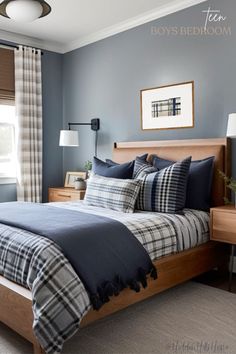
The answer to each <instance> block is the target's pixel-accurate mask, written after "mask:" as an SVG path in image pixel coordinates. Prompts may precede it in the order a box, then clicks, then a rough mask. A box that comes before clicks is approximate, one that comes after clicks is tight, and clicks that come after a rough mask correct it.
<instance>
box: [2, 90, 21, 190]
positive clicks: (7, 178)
mask: <svg viewBox="0 0 236 354" xmlns="http://www.w3.org/2000/svg"><path fill="white" fill-rule="evenodd" d="M3 105H4V106H14V107H15V101H14V100H12V99H1V97H0V106H3ZM1 126H5V127H12V128H13V131H12V140H13V141H12V155H11V158H10V159H9V158H6V159H7V160H8V161H9V163H11V162H12V163H15V174H14V175H11V174H10V173H6V174H1V173H0V184H15V183H16V181H17V179H16V119H14V121H12V122H7V121H4V122H1V121H0V127H1ZM3 159H4V157H3V158H2V159H1V158H0V164H1V162H3V161H1V160H3Z"/></svg>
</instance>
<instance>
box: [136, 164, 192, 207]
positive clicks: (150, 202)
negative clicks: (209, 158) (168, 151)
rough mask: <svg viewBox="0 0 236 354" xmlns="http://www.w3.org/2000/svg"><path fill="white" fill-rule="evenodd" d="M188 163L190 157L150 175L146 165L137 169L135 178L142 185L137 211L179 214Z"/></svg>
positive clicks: (184, 190)
mask: <svg viewBox="0 0 236 354" xmlns="http://www.w3.org/2000/svg"><path fill="white" fill-rule="evenodd" d="M135 163H136V162H135ZM190 163H191V157H189V158H187V159H185V160H183V161H180V162H176V163H175V164H173V165H171V166H169V167H167V168H164V169H162V170H160V171H157V172H152V173H150V166H148V165H147V164H145V165H143V168H142V167H139V170H138V171H137V173H136V174H135V178H137V179H139V180H140V181H141V182H142V184H141V188H140V192H139V197H138V199H137V209H139V210H146V211H157V212H160V213H177V212H181V211H182V209H183V208H184V206H185V200H186V189H187V179H188V173H189V167H190ZM139 165H140V161H139ZM135 168H136V167H134V169H135Z"/></svg>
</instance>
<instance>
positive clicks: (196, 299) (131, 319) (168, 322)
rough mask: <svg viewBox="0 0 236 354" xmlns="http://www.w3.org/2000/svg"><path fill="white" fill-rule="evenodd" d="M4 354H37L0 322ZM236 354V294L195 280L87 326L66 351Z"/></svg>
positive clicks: (87, 353)
mask: <svg viewBox="0 0 236 354" xmlns="http://www.w3.org/2000/svg"><path fill="white" fill-rule="evenodd" d="M0 353H1V354H31V353H32V347H31V345H30V344H29V343H27V342H26V341H25V340H23V339H22V338H21V337H19V336H18V335H16V334H15V333H14V332H12V331H11V330H9V329H8V328H7V327H5V326H4V325H0ZM154 353H155V354H195V353H201V354H205V353H207V354H236V295H235V294H231V293H228V292H226V291H223V290H219V289H215V288H212V287H209V286H206V285H202V284H199V283H194V282H189V283H186V284H183V285H181V286H178V287H175V288H173V289H170V290H168V291H165V292H164V293H161V294H159V295H157V296H155V297H153V298H151V299H149V300H146V301H144V302H142V303H139V304H137V305H134V306H132V307H130V308H128V309H126V310H123V311H121V312H119V313H117V314H114V315H112V316H110V317H108V318H105V319H103V320H101V321H99V322H97V323H94V324H93V325H91V326H89V327H87V328H84V329H82V330H81V331H79V332H78V334H77V335H75V336H74V337H73V338H72V339H71V340H70V341H68V342H67V343H66V344H65V347H64V350H63V354H154Z"/></svg>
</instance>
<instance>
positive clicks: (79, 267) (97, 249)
mask: <svg viewBox="0 0 236 354" xmlns="http://www.w3.org/2000/svg"><path fill="white" fill-rule="evenodd" d="M0 223H2V224H6V225H9V226H13V227H17V228H20V229H24V230H27V231H30V232H33V233H34V234H37V235H41V236H43V237H46V238H48V239H50V240H52V241H54V242H55V243H56V244H57V245H58V246H59V247H60V248H61V250H62V252H63V253H64V255H65V256H66V258H67V259H68V260H69V261H70V263H71V265H72V266H73V268H74V269H75V271H76V273H77V274H78V276H79V277H80V279H81V280H82V281H83V284H84V286H85V288H86V290H87V292H88V294H89V296H90V300H91V303H92V305H93V308H94V309H96V310H98V309H99V308H100V307H101V306H102V304H104V303H105V302H108V301H109V297H110V296H112V295H118V294H119V292H120V291H121V290H122V289H124V288H126V287H130V288H131V289H133V290H135V291H136V292H138V291H140V283H141V284H142V286H143V287H146V286H147V281H146V276H147V274H150V275H151V276H152V277H153V278H154V279H156V278H157V273H156V269H155V267H154V265H153V264H152V262H151V259H150V257H149V255H148V253H147V252H146V250H145V249H144V247H143V246H142V245H141V243H140V242H139V241H138V240H137V239H136V238H135V236H134V235H133V234H132V233H131V232H130V231H129V229H128V228H127V227H126V226H125V225H123V224H122V223H121V222H118V221H116V220H113V219H110V218H107V217H103V216H96V215H92V214H88V213H83V212H78V211H73V210H67V209H61V208H56V207H53V206H49V205H47V204H33V203H21V202H13V203H0Z"/></svg>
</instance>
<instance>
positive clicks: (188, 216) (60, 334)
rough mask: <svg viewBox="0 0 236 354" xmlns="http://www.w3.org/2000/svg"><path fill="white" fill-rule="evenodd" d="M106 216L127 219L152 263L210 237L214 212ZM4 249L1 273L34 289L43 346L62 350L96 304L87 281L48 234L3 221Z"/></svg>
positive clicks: (76, 206)
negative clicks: (210, 218)
mask: <svg viewBox="0 0 236 354" xmlns="http://www.w3.org/2000/svg"><path fill="white" fill-rule="evenodd" d="M52 205H54V206H55V207H59V208H66V209H71V210H78V211H82V212H85V213H92V214H95V215H102V216H103V215H104V209H103V208H97V207H92V206H87V205H86V204H85V203H84V202H83V201H79V202H73V203H72V202H67V203H54V204H52ZM106 216H107V217H110V218H113V219H115V220H117V221H120V222H122V223H123V224H124V225H125V226H126V227H127V228H128V229H129V230H130V231H131V232H132V233H133V234H134V236H135V237H137V239H138V240H139V242H140V243H141V244H142V245H143V247H144V248H145V249H146V250H147V252H148V253H149V255H150V258H151V260H152V261H154V260H156V259H158V258H160V257H163V256H166V255H169V254H172V253H176V252H177V251H181V250H184V249H188V248H189V247H194V246H197V245H200V244H201V243H204V242H207V241H208V240H209V214H208V213H205V212H201V211H193V210H185V211H184V215H171V214H159V213H153V212H136V213H130V214H129V213H128V214H127V213H123V212H117V211H113V210H109V209H106ZM0 250H1V251H0V274H1V275H3V276H4V277H6V278H7V279H9V280H11V281H14V282H16V283H18V284H20V285H22V286H24V287H25V288H28V289H30V290H31V291H32V297H33V313H34V323H33V328H34V332H35V335H36V337H37V338H38V340H39V342H40V344H41V346H42V347H43V348H44V350H45V351H46V352H47V353H48V354H55V353H60V352H61V350H62V347H63V343H64V342H65V341H66V340H67V339H69V338H70V337H71V336H72V335H73V334H74V333H75V332H76V331H77V330H78V328H79V324H80V322H81V320H82V318H83V317H84V316H85V314H86V313H87V312H88V311H89V309H90V308H91V304H90V300H89V297H88V294H87V292H86V290H85V288H84V286H83V283H82V281H81V280H80V279H79V277H78V276H77V274H76V273H75V271H74V270H73V268H72V266H71V265H70V263H69V262H68V260H67V259H66V258H65V256H64V255H63V253H62V251H61V250H60V249H59V247H58V246H57V245H56V244H54V243H53V242H52V241H50V240H49V239H46V238H44V237H42V236H37V235H34V234H32V233H30V232H28V231H25V230H20V229H17V228H13V227H10V226H6V225H3V224H0ZM88 251H89V250H88Z"/></svg>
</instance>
